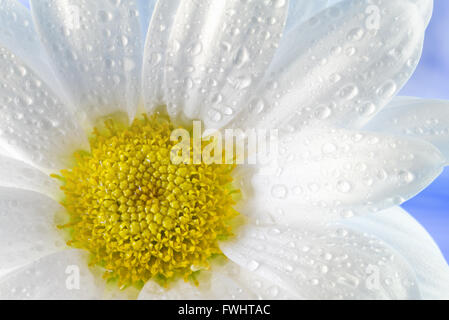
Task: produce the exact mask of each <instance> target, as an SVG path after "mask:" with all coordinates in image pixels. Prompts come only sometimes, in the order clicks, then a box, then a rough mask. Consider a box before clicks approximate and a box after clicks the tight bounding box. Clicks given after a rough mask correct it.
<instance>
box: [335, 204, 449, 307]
mask: <svg viewBox="0 0 449 320" xmlns="http://www.w3.org/2000/svg"><path fill="white" fill-rule="evenodd" d="M343 224H345V225H348V226H350V227H353V228H356V229H357V230H360V231H362V232H367V233H369V234H373V235H375V236H376V237H378V238H379V239H382V240H383V241H385V242H386V243H388V244H389V245H390V246H391V247H393V248H394V249H395V250H396V251H397V252H398V253H400V254H401V255H402V256H403V257H404V258H405V259H406V260H407V261H408V262H409V264H410V265H411V267H412V268H413V269H414V271H415V274H416V276H417V284H418V287H419V291H420V292H421V295H422V298H423V299H449V266H448V265H447V262H446V260H445V259H444V257H443V255H442V253H441V251H440V249H439V248H438V246H437V245H436V243H435V242H434V241H433V239H432V238H431V237H430V235H429V234H428V233H427V231H426V230H425V229H424V228H423V227H422V226H421V225H420V224H419V223H418V222H417V221H416V220H415V219H414V218H412V217H411V216H410V215H409V214H408V213H407V212H406V211H405V210H403V209H401V208H400V207H394V208H391V209H388V210H385V211H382V212H378V213H376V214H371V215H368V216H366V217H357V218H354V219H348V220H345V221H343Z"/></svg>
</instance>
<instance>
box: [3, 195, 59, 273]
mask: <svg viewBox="0 0 449 320" xmlns="http://www.w3.org/2000/svg"><path fill="white" fill-rule="evenodd" d="M61 212H64V209H63V208H62V207H61V206H60V205H59V204H58V203H57V202H55V201H54V200H51V199H50V198H47V197H46V196H44V195H41V194H39V193H34V192H30V191H24V190H18V189H8V188H0V242H1V244H2V245H1V246H0V269H2V270H3V269H9V268H12V267H17V266H21V265H23V264H25V263H29V262H32V261H34V260H36V259H39V258H41V257H43V256H45V255H48V254H50V253H53V252H55V251H57V250H58V249H60V248H61V247H62V246H64V241H63V239H62V237H61V236H60V234H59V233H58V230H57V227H56V224H57V223H58V222H57V220H56V215H57V214H60V213H61Z"/></svg>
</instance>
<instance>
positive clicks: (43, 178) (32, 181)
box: [0, 155, 60, 199]
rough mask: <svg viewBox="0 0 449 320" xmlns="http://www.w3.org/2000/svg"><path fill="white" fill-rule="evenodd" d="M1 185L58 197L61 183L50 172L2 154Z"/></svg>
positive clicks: (0, 166)
mask: <svg viewBox="0 0 449 320" xmlns="http://www.w3.org/2000/svg"><path fill="white" fill-rule="evenodd" d="M0 186H2V187H9V188H17V189H24V190H29V191H35V192H39V193H42V194H45V195H47V196H48V197H51V198H53V199H58V198H59V195H60V190H59V185H58V183H57V181H56V180H55V179H52V178H51V177H50V176H49V175H48V174H46V173H44V172H42V171H40V170H38V169H36V168H34V167H32V166H30V165H28V164H26V163H24V162H22V161H19V160H15V159H12V158H9V157H6V156H3V155H0Z"/></svg>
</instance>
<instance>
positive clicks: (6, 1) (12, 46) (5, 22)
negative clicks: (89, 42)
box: [0, 0, 57, 85]
mask: <svg viewBox="0 0 449 320" xmlns="http://www.w3.org/2000/svg"><path fill="white" fill-rule="evenodd" d="M0 44H1V45H2V46H3V47H5V48H8V50H9V51H11V52H13V53H14V54H15V55H17V56H18V57H19V58H20V59H21V60H22V61H24V62H25V63H26V64H27V65H29V66H30V67H31V68H32V69H33V70H35V71H36V72H37V73H38V74H39V75H40V76H41V77H42V78H44V79H45V81H47V83H52V85H56V83H57V82H56V81H53V74H52V72H51V69H50V68H49V66H48V60H47V56H46V54H45V52H44V50H43V48H42V46H41V43H40V41H39V37H38V35H37V33H36V30H35V28H34V23H33V19H32V17H31V13H30V10H28V9H27V8H25V7H24V6H23V5H22V4H21V3H19V2H18V1H17V0H2V1H1V2H0Z"/></svg>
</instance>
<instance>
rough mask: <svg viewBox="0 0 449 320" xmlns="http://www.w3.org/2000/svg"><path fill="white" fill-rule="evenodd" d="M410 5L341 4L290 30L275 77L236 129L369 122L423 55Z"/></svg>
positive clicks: (417, 18)
mask: <svg viewBox="0 0 449 320" xmlns="http://www.w3.org/2000/svg"><path fill="white" fill-rule="evenodd" d="M411 1H412V0H391V1H380V0H376V1H368V0H365V1H358V0H351V1H343V2H340V3H338V4H337V5H335V6H333V7H331V8H329V9H327V10H325V11H322V12H321V13H320V14H318V15H316V16H315V17H313V18H312V19H310V20H309V21H308V22H306V23H305V24H303V25H300V26H298V27H297V28H295V29H294V30H293V31H290V32H289V33H288V35H287V36H286V40H285V41H283V43H285V44H286V46H284V47H280V48H279V53H278V54H277V55H276V57H275V58H276V59H275V60H274V61H273V63H272V65H271V67H270V72H269V73H270V75H271V76H270V77H269V78H268V79H266V80H265V82H264V83H263V84H262V86H261V87H260V88H259V89H258V93H256V94H255V95H254V96H253V98H252V99H251V100H250V103H249V106H248V108H247V110H246V111H245V114H244V115H242V117H238V118H236V123H234V126H235V127H248V126H249V127H254V126H259V127H262V128H282V130H300V129H301V128H304V127H305V126H308V125H310V124H312V123H316V122H317V123H320V124H332V125H338V126H343V127H358V126H360V125H362V124H364V123H366V122H367V121H368V120H369V119H370V118H371V117H373V116H374V115H375V114H376V112H378V111H379V110H380V109H381V108H382V107H383V106H384V105H385V104H387V103H388V102H389V101H390V100H391V98H392V97H393V96H394V95H395V94H396V93H397V92H398V90H399V89H400V88H401V87H402V86H403V85H404V83H405V82H406V81H407V80H408V79H409V77H410V75H411V74H412V72H413V71H414V69H415V67H416V64H417V63H418V60H419V57H420V55H421V50H422V45H423V39H424V30H425V24H424V22H423V19H422V17H421V13H420V12H419V10H418V8H417V6H416V5H414V4H413V3H411ZM287 38H288V40H287Z"/></svg>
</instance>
